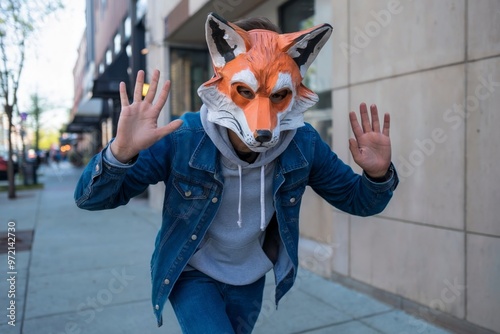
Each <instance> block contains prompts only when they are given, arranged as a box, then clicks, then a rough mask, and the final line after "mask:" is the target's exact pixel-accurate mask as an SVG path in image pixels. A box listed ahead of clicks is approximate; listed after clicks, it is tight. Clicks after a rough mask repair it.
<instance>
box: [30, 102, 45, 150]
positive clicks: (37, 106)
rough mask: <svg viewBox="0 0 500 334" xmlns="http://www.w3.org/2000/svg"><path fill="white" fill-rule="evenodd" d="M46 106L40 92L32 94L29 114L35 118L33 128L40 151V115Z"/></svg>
mask: <svg viewBox="0 0 500 334" xmlns="http://www.w3.org/2000/svg"><path fill="white" fill-rule="evenodd" d="M44 110H45V109H44V108H43V107H42V103H41V99H40V97H39V96H38V93H35V94H32V95H31V109H30V111H29V112H28V114H29V115H30V116H31V118H32V120H33V128H34V130H35V151H36V152H38V151H39V150H40V116H41V115H42V113H43V112H44Z"/></svg>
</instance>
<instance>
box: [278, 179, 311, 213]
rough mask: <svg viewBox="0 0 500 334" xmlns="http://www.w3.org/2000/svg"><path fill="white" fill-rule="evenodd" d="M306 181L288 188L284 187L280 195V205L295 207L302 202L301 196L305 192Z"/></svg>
mask: <svg viewBox="0 0 500 334" xmlns="http://www.w3.org/2000/svg"><path fill="white" fill-rule="evenodd" d="M306 185H307V181H306V180H304V181H300V182H296V183H294V184H292V185H289V186H284V187H283V188H282V189H281V191H280V193H281V196H280V197H281V200H280V204H281V206H284V207H289V206H295V205H297V204H299V203H300V201H301V200H302V195H304V192H305V190H306Z"/></svg>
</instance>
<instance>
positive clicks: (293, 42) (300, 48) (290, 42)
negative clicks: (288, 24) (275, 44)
mask: <svg viewBox="0 0 500 334" xmlns="http://www.w3.org/2000/svg"><path fill="white" fill-rule="evenodd" d="M332 31H333V28H332V26H331V25H329V24H327V23H325V24H322V25H318V26H315V27H312V28H310V29H307V30H303V31H299V32H294V33H288V34H283V35H280V44H281V50H283V51H284V52H286V53H288V55H289V56H290V57H292V59H293V60H295V62H296V63H297V66H298V67H299V69H300V74H301V75H302V77H304V76H305V75H306V72H307V69H308V68H309V66H310V65H311V63H312V62H313V61H314V59H316V56H317V55H318V53H319V51H321V48H322V47H323V45H325V43H326V42H327V41H328V38H329V37H330V35H331V33H332Z"/></svg>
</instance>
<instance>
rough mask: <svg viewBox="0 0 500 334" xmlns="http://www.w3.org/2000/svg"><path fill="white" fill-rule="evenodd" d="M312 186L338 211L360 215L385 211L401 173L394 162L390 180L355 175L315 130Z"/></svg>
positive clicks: (310, 180) (310, 181) (310, 178)
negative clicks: (375, 179) (378, 180)
mask: <svg viewBox="0 0 500 334" xmlns="http://www.w3.org/2000/svg"><path fill="white" fill-rule="evenodd" d="M313 137H314V138H313V142H314V146H313V147H314V150H313V151H314V152H313V156H312V157H311V159H312V166H311V174H310V177H309V185H310V186H311V188H312V189H313V190H314V191H315V192H316V193H317V194H318V195H320V196H321V197H322V198H324V199H325V200H326V201H328V202H329V203H330V204H331V205H333V206H335V207H336V208H338V209H339V210H342V211H344V212H347V213H349V214H353V215H357V216H370V215H375V214H378V213H380V212H382V211H383V210H384V209H385V207H386V206H387V204H388V203H389V200H390V199H391V197H392V194H393V191H394V190H395V189H396V187H397V185H398V182H399V180H398V175H397V172H396V170H395V168H394V166H393V165H392V163H391V166H390V168H389V169H390V173H389V177H388V179H387V180H384V181H383V182H374V181H372V180H370V179H369V178H368V177H367V176H366V175H365V173H363V175H359V174H356V173H355V172H354V171H353V170H352V168H351V167H350V166H348V165H347V164H345V163H344V162H343V161H342V160H340V159H339V158H338V157H337V155H336V154H335V153H334V152H332V150H331V148H330V147H329V146H328V145H327V144H326V143H325V142H323V141H322V140H321V138H320V137H319V134H318V133H317V132H315V135H314V136H313Z"/></svg>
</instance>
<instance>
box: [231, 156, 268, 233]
mask: <svg viewBox="0 0 500 334" xmlns="http://www.w3.org/2000/svg"><path fill="white" fill-rule="evenodd" d="M238 175H239V178H240V182H239V183H240V192H239V196H238V222H237V223H238V227H240V228H241V226H242V225H243V222H242V221H241V193H242V177H241V166H240V165H238ZM260 229H261V231H265V229H266V166H265V165H262V166H261V167H260Z"/></svg>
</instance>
